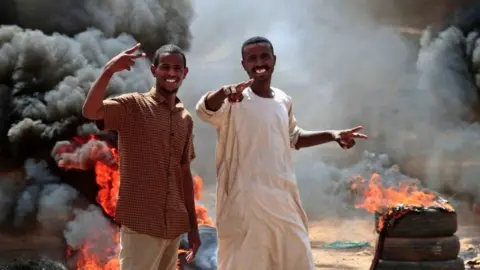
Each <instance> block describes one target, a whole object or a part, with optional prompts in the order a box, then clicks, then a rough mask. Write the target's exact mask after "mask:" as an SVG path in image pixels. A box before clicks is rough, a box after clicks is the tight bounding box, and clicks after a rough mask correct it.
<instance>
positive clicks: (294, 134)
mask: <svg viewBox="0 0 480 270" xmlns="http://www.w3.org/2000/svg"><path fill="white" fill-rule="evenodd" d="M287 106H288V129H289V133H290V147H291V148H294V149H298V148H297V147H296V146H295V145H296V144H297V142H298V138H299V137H300V134H301V133H302V129H301V128H300V127H298V125H297V119H296V118H295V114H294V113H293V103H292V99H291V98H290V97H289V98H288V100H287Z"/></svg>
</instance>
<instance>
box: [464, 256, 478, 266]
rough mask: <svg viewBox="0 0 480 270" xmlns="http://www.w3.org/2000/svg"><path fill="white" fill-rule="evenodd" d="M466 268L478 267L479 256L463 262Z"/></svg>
mask: <svg viewBox="0 0 480 270" xmlns="http://www.w3.org/2000/svg"><path fill="white" fill-rule="evenodd" d="M465 265H466V266H467V267H468V268H467V269H480V257H477V258H474V259H473V260H469V261H467V262H466V263H465Z"/></svg>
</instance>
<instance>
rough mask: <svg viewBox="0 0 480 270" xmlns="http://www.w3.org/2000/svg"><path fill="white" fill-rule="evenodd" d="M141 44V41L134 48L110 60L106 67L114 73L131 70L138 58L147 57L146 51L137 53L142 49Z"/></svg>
mask: <svg viewBox="0 0 480 270" xmlns="http://www.w3.org/2000/svg"><path fill="white" fill-rule="evenodd" d="M140 46H141V45H140V43H138V44H137V45H135V46H133V47H132V48H130V49H128V50H125V51H123V52H121V53H120V54H118V55H117V56H115V57H114V58H112V59H111V60H110V61H108V63H107V64H106V65H105V69H106V70H108V71H110V72H112V73H116V72H120V71H124V70H130V69H131V68H132V66H133V65H134V64H135V60H136V59H138V58H143V57H146V54H145V53H135V52H136V51H137V50H138V49H140Z"/></svg>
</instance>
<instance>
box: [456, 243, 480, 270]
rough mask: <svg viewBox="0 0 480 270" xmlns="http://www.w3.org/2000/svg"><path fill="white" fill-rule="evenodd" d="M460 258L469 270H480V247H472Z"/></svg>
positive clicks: (460, 255)
mask: <svg viewBox="0 0 480 270" xmlns="http://www.w3.org/2000/svg"><path fill="white" fill-rule="evenodd" d="M458 256H459V257H460V258H462V259H463V260H464V261H465V265H466V266H467V267H468V268H467V269H480V246H473V245H470V246H469V247H468V248H467V249H466V250H465V251H463V252H460V254H459V255H458Z"/></svg>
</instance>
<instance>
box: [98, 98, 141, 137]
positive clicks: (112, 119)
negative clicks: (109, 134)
mask: <svg viewBox="0 0 480 270" xmlns="http://www.w3.org/2000/svg"><path fill="white" fill-rule="evenodd" d="M134 103H135V97H134V96H133V95H132V94H125V95H121V96H118V97H114V98H109V99H106V100H104V101H103V110H104V117H103V121H102V123H101V124H102V125H101V126H103V129H104V130H117V131H120V130H122V129H123V127H125V126H126V125H127V124H128V123H129V122H130V121H131V120H132V119H131V117H132V113H131V108H132V105H133V104H134Z"/></svg>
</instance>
